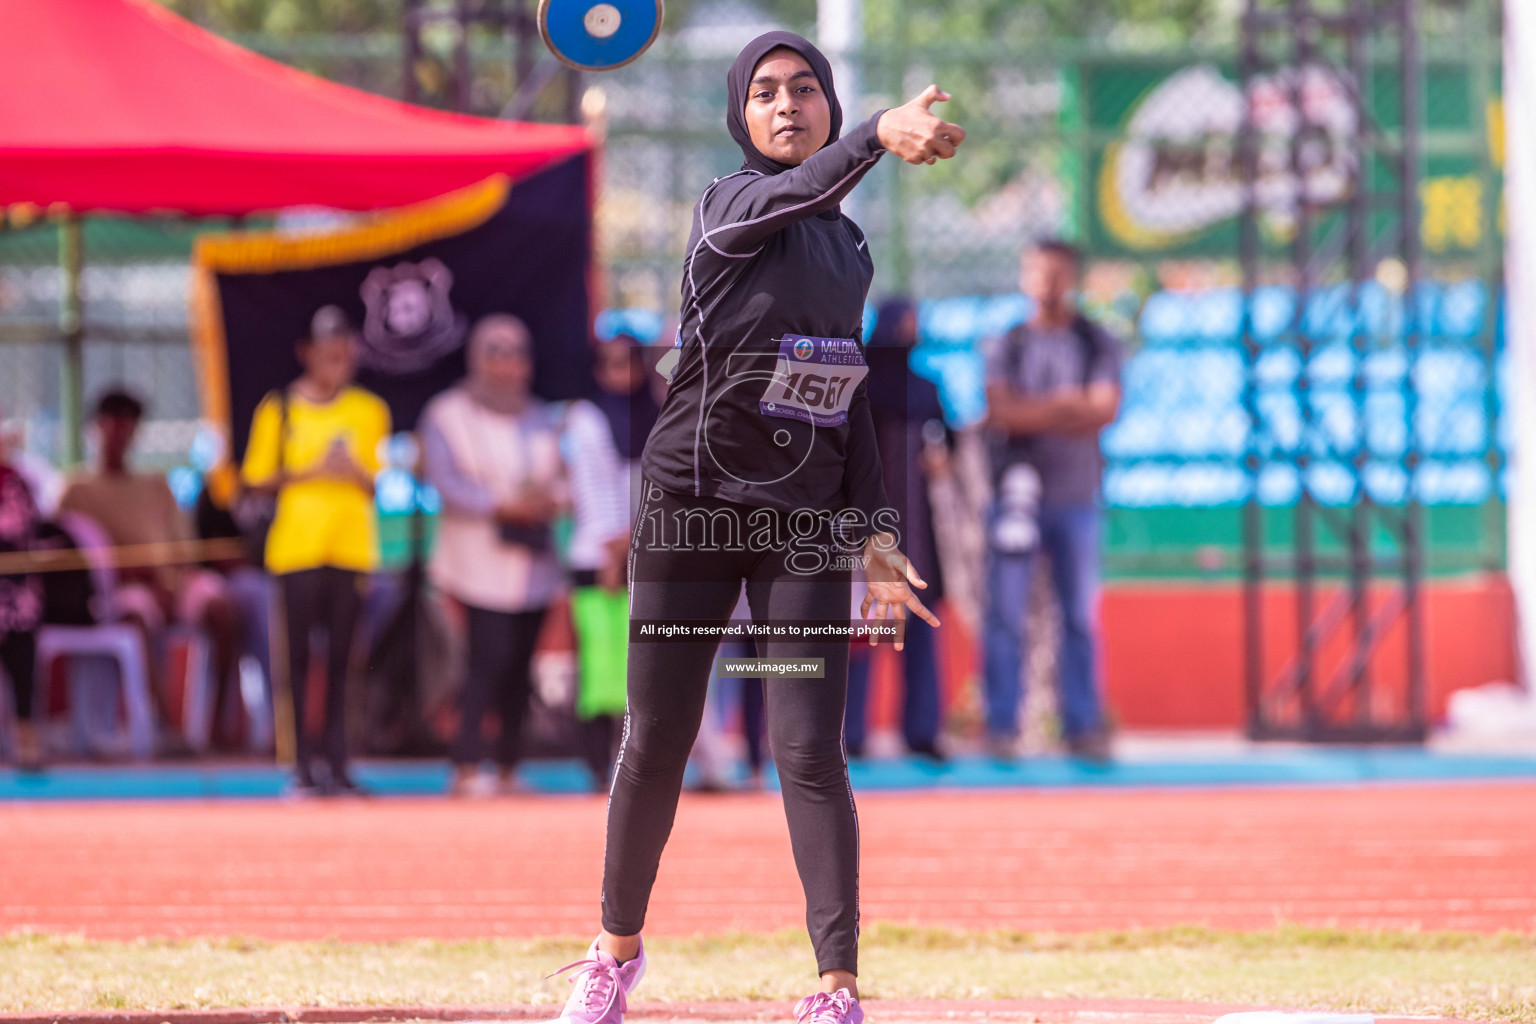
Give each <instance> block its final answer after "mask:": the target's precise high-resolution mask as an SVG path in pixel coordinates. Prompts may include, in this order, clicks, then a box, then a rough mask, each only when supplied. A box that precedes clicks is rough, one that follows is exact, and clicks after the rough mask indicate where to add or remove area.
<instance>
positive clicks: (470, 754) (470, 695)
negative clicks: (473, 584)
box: [453, 605, 544, 768]
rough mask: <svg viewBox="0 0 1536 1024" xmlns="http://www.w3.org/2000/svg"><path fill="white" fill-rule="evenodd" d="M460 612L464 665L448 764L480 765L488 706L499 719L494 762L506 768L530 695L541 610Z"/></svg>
mask: <svg viewBox="0 0 1536 1024" xmlns="http://www.w3.org/2000/svg"><path fill="white" fill-rule="evenodd" d="M465 611H467V612H468V613H469V666H468V671H467V672H466V675H465V678H464V689H463V691H462V693H461V694H460V697H459V738H458V742H457V743H455V744H454V747H453V761H454V763H455V764H459V765H472V764H479V763H480V758H481V756H482V755H481V750H482V746H483V744H482V742H481V730H482V729H483V722H484V718H485V712H486V711H487V709H489V708H490V706H491V704H492V703H493V702H494V703H495V705H496V710H497V712H498V713H499V714H500V716H501V738H500V740H499V741H498V742H497V745H496V763H497V764H499V765H500V766H501V767H503V768H511V767H513V766H514V765H516V764H517V762H518V758H519V757H520V756H521V754H522V750H523V719H524V717H526V715H527V713H528V696H529V694H530V692H531V691H532V684H531V673H530V672H529V668H530V666H531V665H532V663H533V646H534V644H535V643H536V642H537V641H538V639H539V627H540V625H542V624H543V622H544V609H543V608H535V609H533V610H532V611H526V612H495V611H491V610H489V609H486V608H475V607H473V606H470V605H465Z"/></svg>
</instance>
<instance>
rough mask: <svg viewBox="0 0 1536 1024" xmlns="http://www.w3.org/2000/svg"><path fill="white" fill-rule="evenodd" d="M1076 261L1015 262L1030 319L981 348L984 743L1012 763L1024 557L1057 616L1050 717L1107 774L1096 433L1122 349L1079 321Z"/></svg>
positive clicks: (1048, 255)
mask: <svg viewBox="0 0 1536 1024" xmlns="http://www.w3.org/2000/svg"><path fill="white" fill-rule="evenodd" d="M1081 270H1082V261H1081V257H1080V255H1079V254H1078V252H1077V250H1076V249H1075V248H1073V247H1072V246H1071V245H1069V244H1067V243H1065V242H1061V241H1058V240H1048V241H1042V242H1037V243H1035V244H1034V245H1031V246H1030V247H1029V249H1027V250H1026V251H1025V253H1024V258H1023V261H1022V267H1021V275H1020V284H1021V286H1022V288H1023V291H1024V293H1025V294H1026V295H1027V296H1028V297H1029V298H1030V299H1031V300H1032V301H1033V306H1034V309H1033V313H1032V315H1031V317H1030V319H1029V320H1028V321H1027V322H1026V323H1023V324H1020V325H1019V326H1017V327H1014V328H1013V329H1012V330H1010V331H1009V332H1008V333H1007V334H1005V335H1004V336H1003V337H1001V338H999V339H996V340H995V341H993V342H991V343H989V344H988V346H987V353H986V356H987V426H988V428H989V429H990V431H991V434H992V439H993V448H992V452H993V472H994V480H995V482H996V485H997V501H996V502H995V505H994V508H993V510H992V513H991V517H990V521H989V523H988V540H989V545H988V567H987V615H986V622H985V624H984V627H983V633H982V640H983V647H984V652H985V673H986V697H987V731H988V734H989V737H990V739H991V745H992V750H993V752H994V754H997V755H1000V756H1008V757H1011V756H1012V755H1013V752H1014V751H1015V750H1016V746H1017V739H1018V733H1019V706H1020V703H1021V700H1022V697H1023V693H1022V685H1023V684H1022V678H1021V677H1022V669H1023V649H1024V643H1025V640H1026V637H1025V624H1026V618H1027V616H1028V613H1029V586H1030V581H1031V578H1032V576H1033V572H1034V556H1035V552H1036V551H1038V550H1040V549H1044V551H1045V553H1046V554H1047V555H1048V556H1049V557H1050V560H1051V579H1052V582H1053V584H1054V585H1055V590H1056V596H1057V598H1058V600H1059V602H1060V605H1061V610H1062V636H1061V650H1060V656H1059V658H1058V659H1057V664H1058V666H1059V673H1058V674H1059V677H1060V700H1059V708H1060V715H1061V731H1062V738H1063V739H1064V740H1065V741H1066V744H1067V748H1068V750H1069V751H1071V753H1072V754H1073V755H1074V756H1078V757H1083V758H1086V759H1089V760H1094V761H1103V760H1106V759H1107V758H1108V756H1109V742H1108V736H1107V733H1106V730H1105V724H1104V710H1103V699H1102V695H1101V692H1100V691H1101V685H1100V679H1099V666H1098V660H1099V659H1098V652H1097V649H1096V648H1097V636H1096V633H1097V624H1098V595H1099V532H1100V512H1099V504H1098V497H1099V481H1100V477H1101V475H1102V471H1103V457H1102V455H1101V454H1100V451H1099V432H1100V431H1102V430H1103V429H1104V428H1105V427H1107V426H1108V425H1109V424H1110V423H1112V422H1113V421H1114V419H1115V415H1116V413H1117V412H1118V410H1119V406H1120V364H1121V361H1122V351H1121V346H1120V343H1119V341H1118V340H1117V339H1115V338H1114V337H1113V336H1112V335H1111V334H1110V333H1109V332H1108V331H1106V330H1104V329H1103V328H1102V327H1100V326H1099V325H1098V324H1095V323H1093V322H1091V321H1090V320H1088V319H1087V318H1086V317H1084V316H1083V314H1082V313H1081V312H1079V310H1078V307H1077V301H1076V288H1077V283H1078V280H1079V277H1080V276H1081Z"/></svg>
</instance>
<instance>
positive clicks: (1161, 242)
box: [1096, 64, 1356, 250]
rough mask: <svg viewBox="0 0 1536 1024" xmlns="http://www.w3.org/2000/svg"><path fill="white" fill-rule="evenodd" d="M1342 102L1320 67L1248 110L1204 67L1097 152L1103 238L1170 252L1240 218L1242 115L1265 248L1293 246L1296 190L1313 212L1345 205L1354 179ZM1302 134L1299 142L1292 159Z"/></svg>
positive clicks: (1162, 93)
mask: <svg viewBox="0 0 1536 1024" xmlns="http://www.w3.org/2000/svg"><path fill="white" fill-rule="evenodd" d="M1349 97H1350V91H1349V87H1348V85H1347V84H1346V82H1345V81H1344V80H1342V79H1341V78H1340V77H1339V73H1338V72H1337V71H1335V70H1333V69H1330V68H1323V67H1308V68H1305V69H1302V70H1299V71H1298V70H1295V69H1286V70H1283V71H1281V72H1278V73H1276V74H1275V75H1272V76H1267V77H1264V78H1260V79H1257V80H1256V81H1255V82H1254V83H1253V86H1252V88H1251V90H1250V91H1249V94H1248V96H1247V97H1246V98H1245V97H1244V95H1243V90H1242V88H1241V87H1240V86H1239V85H1238V84H1237V83H1235V82H1233V81H1232V80H1231V79H1229V78H1227V77H1226V76H1224V75H1223V74H1222V73H1221V72H1220V71H1219V70H1218V69H1217V68H1216V67H1214V66H1212V65H1208V64H1201V65H1196V66H1193V67H1189V68H1185V69H1183V70H1180V71H1177V72H1175V73H1173V74H1172V75H1170V76H1168V77H1167V78H1165V79H1163V80H1162V81H1161V82H1160V83H1158V84H1157V85H1156V86H1154V87H1153V88H1152V89H1150V90H1149V91H1148V92H1146V93H1145V94H1144V95H1143V96H1142V97H1141V99H1140V100H1139V101H1138V102H1137V103H1136V104H1135V105H1134V106H1133V107H1132V108H1131V109H1130V111H1129V112H1128V114H1127V116H1126V118H1125V122H1124V128H1123V131H1124V138H1123V139H1122V140H1121V141H1118V142H1114V143H1111V144H1109V145H1108V146H1106V147H1105V149H1104V152H1103V158H1102V161H1101V163H1100V166H1099V174H1098V188H1097V195H1096V198H1097V200H1098V207H1099V216H1100V218H1101V223H1102V227H1103V230H1104V231H1105V233H1106V234H1107V235H1109V236H1110V238H1111V239H1112V240H1113V241H1114V242H1115V243H1116V244H1118V245H1121V246H1124V247H1125V248H1128V249H1137V250H1154V249H1170V248H1176V247H1178V246H1181V245H1184V244H1186V243H1188V242H1190V241H1191V240H1193V239H1194V238H1195V237H1196V236H1198V235H1200V234H1201V233H1202V232H1204V231H1206V230H1208V229H1209V228H1211V227H1213V226H1215V225H1217V224H1220V223H1222V222H1223V221H1228V220H1231V219H1232V218H1234V217H1236V216H1237V215H1238V214H1239V213H1240V212H1241V210H1242V205H1243V180H1242V164H1241V162H1240V154H1239V150H1238V136H1239V133H1240V131H1241V129H1242V125H1243V113H1244V109H1245V105H1246V106H1247V107H1248V108H1250V109H1251V110H1252V116H1253V121H1254V126H1255V129H1256V132H1257V146H1258V153H1257V156H1258V168H1257V170H1258V179H1257V192H1258V201H1259V205H1260V207H1261V208H1262V211H1263V213H1262V216H1263V224H1264V227H1265V228H1266V229H1267V233H1268V234H1269V235H1270V236H1271V238H1273V239H1276V240H1279V239H1284V238H1287V237H1289V235H1290V234H1291V231H1292V229H1293V228H1294V225H1295V211H1294V209H1293V206H1294V203H1295V200H1296V196H1297V194H1298V192H1299V191H1300V189H1301V188H1304V189H1305V192H1306V194H1308V195H1310V197H1311V198H1312V200H1313V202H1314V203H1320V204H1328V203H1334V202H1337V201H1339V200H1342V199H1343V198H1345V196H1346V195H1347V193H1348V189H1349V183H1350V181H1351V180H1352V178H1353V176H1354V173H1355V155H1354V153H1353V151H1352V147H1351V145H1350V141H1349V140H1350V139H1352V138H1353V137H1354V135H1355V133H1356V115H1355V110H1354V106H1353V104H1352V103H1351V102H1350V98H1349ZM1298 98H1299V100H1300V108H1301V111H1302V112H1304V116H1300V115H1299V114H1298V110H1297V105H1296V102H1295V101H1296V100H1297V99H1298ZM1299 131H1300V132H1304V135H1303V137H1302V138H1301V139H1300V141H1299V149H1298V150H1297V151H1296V153H1295V154H1294V157H1295V159H1293V152H1292V145H1293V140H1294V139H1295V137H1296V135H1297V132H1299ZM1298 172H1299V176H1300V177H1301V179H1302V181H1301V182H1299V183H1298V181H1297V178H1298Z"/></svg>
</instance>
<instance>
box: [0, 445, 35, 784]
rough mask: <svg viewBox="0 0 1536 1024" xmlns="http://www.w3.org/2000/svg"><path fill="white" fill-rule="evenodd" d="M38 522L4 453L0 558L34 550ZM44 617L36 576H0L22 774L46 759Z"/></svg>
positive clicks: (1, 640)
mask: <svg viewBox="0 0 1536 1024" xmlns="http://www.w3.org/2000/svg"><path fill="white" fill-rule="evenodd" d="M40 524H41V517H40V516H39V515H38V511H37V503H36V502H35V501H33V499H32V489H31V488H30V487H28V486H27V482H26V480H25V478H24V477H23V476H22V475H21V473H19V472H18V471H17V470H16V469H15V468H14V467H12V466H11V464H10V460H9V458H8V457H7V456H6V454H5V453H4V450H3V449H0V555H9V554H12V553H17V552H25V551H30V550H32V549H33V547H34V546H35V542H36V539H37V532H38V527H39V526H40ZM42 614H43V587H42V584H41V582H40V581H39V580H38V578H37V577H36V576H35V575H25V574H21V573H6V574H3V575H0V666H3V667H4V668H5V674H6V677H7V678H8V679H9V680H10V684H11V695H12V696H11V708H12V709H13V711H14V712H15V714H16V751H15V760H16V765H17V767H19V768H21V769H22V770H23V771H36V770H37V769H38V768H39V767H41V766H42V761H43V754H42V744H41V742H40V741H39V739H38V735H37V726H36V722H35V720H34V715H35V708H34V704H33V701H34V696H35V691H36V687H37V637H36V630H37V625H38V622H39V621H40V620H41V619H42Z"/></svg>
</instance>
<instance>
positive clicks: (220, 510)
mask: <svg viewBox="0 0 1536 1024" xmlns="http://www.w3.org/2000/svg"><path fill="white" fill-rule="evenodd" d="M238 487H239V480H238V479H237V478H236V473H235V471H234V469H233V467H230V466H221V467H216V468H214V469H213V470H211V471H210V472H209V473H208V474H207V476H206V477H205V478H204V480H203V489H202V490H201V491H199V492H198V495H197V505H196V506H195V507H194V509H193V512H192V515H193V523H194V526H195V528H196V531H197V536H198V539H199V540H229V539H237V538H241V537H242V536H243V533H242V531H241V530H240V527H239V526H238V525H237V524H236V522H235V519H234V516H233V514H232V513H231V507H232V504H233V502H234V498H235V492H236V490H237V488H238ZM205 568H207V569H208V570H209V571H211V572H216V573H218V574H219V575H220V576H222V577H223V579H224V587H225V594H226V595H227V597H228V599H229V602H230V604H231V605H232V606H233V607H234V609H235V653H236V656H237V658H251V659H254V661H255V663H256V664H257V666H259V667H260V669H261V678H262V685H263V686H265V687H266V694H265V696H266V715H267V718H266V720H265V721H261V722H247V723H245V725H246V729H247V730H248V734H247V739H248V741H250V742H251V743H252V744H253V745H255V746H258V747H265V746H267V745H268V743H269V742H270V740H271V735H272V733H271V730H272V721H271V716H272V679H273V675H272V637H271V629H272V577H271V576H268V575H267V573H266V571H265V570H264V569H263V568H262V567H261V565H260V564H257V563H255V562H252V561H251V559H250V557H249V556H248V557H244V558H226V559H221V560H219V561H213V562H208V563H206V565H205ZM237 668H238V662H237ZM228 692H229V688H228V686H227V685H221V686H220V687H219V690H218V695H217V699H216V701H215V704H214V712H213V725H214V737H215V738H216V739H218V738H220V737H221V730H223V729H225V728H226V727H227V722H228V715H227V713H226V711H225V708H226V703H227V694H228Z"/></svg>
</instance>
